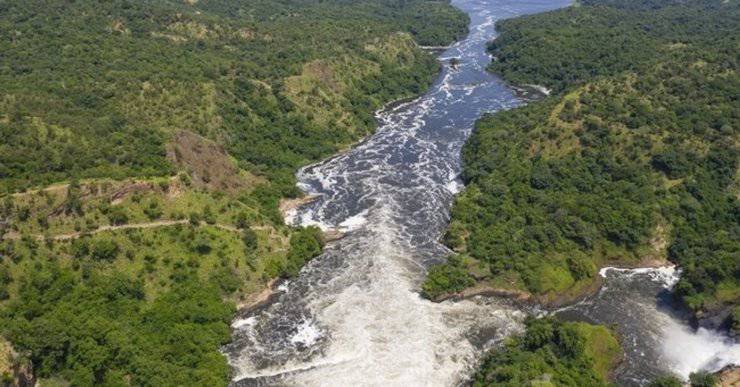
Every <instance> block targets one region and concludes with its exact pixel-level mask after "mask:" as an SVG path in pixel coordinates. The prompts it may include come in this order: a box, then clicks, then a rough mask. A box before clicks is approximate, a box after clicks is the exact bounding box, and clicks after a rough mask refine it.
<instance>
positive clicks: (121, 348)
mask: <svg viewBox="0 0 740 387" xmlns="http://www.w3.org/2000/svg"><path fill="white" fill-rule="evenodd" d="M19 281H20V282H21V283H22V284H21V286H20V294H19V296H18V298H17V299H15V300H14V301H12V302H11V303H10V305H8V307H7V308H5V309H4V311H3V318H2V321H3V331H4V334H5V335H7V337H8V338H9V339H10V340H11V341H12V342H13V343H14V345H15V346H16V347H17V348H22V349H23V350H25V351H28V352H29V353H30V359H31V360H32V362H33V364H34V365H35V372H36V373H37V375H39V376H41V377H47V376H50V375H52V374H56V373H61V375H62V376H63V377H64V378H65V379H67V380H68V381H70V382H72V384H73V385H79V386H86V385H89V386H91V385H102V384H105V385H127V384H130V383H132V384H136V385H193V384H198V385H225V381H226V380H227V376H228V374H229V369H228V366H227V365H226V363H225V362H224V360H223V358H222V357H221V356H220V354H218V353H217V352H215V351H214V350H213V349H214V348H217V347H218V346H219V345H221V344H224V343H225V342H227V341H228V340H229V326H228V323H229V321H230V319H231V317H232V314H233V312H234V308H233V306H232V305H229V304H225V303H224V302H223V301H222V300H221V298H220V295H219V292H218V291H217V290H215V289H212V288H211V287H208V286H203V285H202V284H199V283H197V282H196V281H193V280H191V279H183V280H182V281H180V282H179V283H178V284H177V285H175V286H174V287H173V288H172V289H171V290H169V291H167V292H165V293H163V294H161V295H160V296H159V297H157V298H156V299H155V300H151V301H150V302H147V301H146V300H145V297H144V291H143V285H142V282H141V281H140V280H136V279H133V278H131V277H128V276H125V275H123V274H121V273H113V274H110V275H101V274H96V273H93V274H91V275H90V277H89V278H87V279H84V280H79V279H76V278H75V275H74V274H73V273H71V271H70V270H69V269H65V268H61V267H59V265H58V264H56V263H55V262H53V261H51V262H48V263H45V264H43V265H41V266H40V267H39V268H38V271H37V272H34V273H33V274H32V275H29V276H27V277H23V278H20V279H19ZM128 377H132V379H131V380H130V381H128V380H127V378H128Z"/></svg>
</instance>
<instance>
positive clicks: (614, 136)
mask: <svg viewBox="0 0 740 387" xmlns="http://www.w3.org/2000/svg"><path fill="white" fill-rule="evenodd" d="M619 3H620V4H621V2H619ZM610 4H611V3H610ZM624 4H625V6H624V7H621V8H619V9H616V8H612V7H604V6H587V5H583V6H580V7H577V8H570V9H566V10H560V11H555V12H550V13H547V14H541V15H535V16H528V17H524V18H518V19H514V20H510V21H506V22H503V23H502V24H501V31H502V34H501V37H500V38H499V39H497V41H496V43H495V44H494V45H493V47H492V49H493V52H494V55H497V56H498V57H499V60H498V61H497V62H495V63H494V64H493V66H492V68H493V70H496V71H500V72H501V73H502V74H503V75H504V77H506V78H507V79H510V80H511V81H513V82H522V83H540V84H545V85H547V86H550V87H554V88H555V89H556V90H559V91H561V92H560V93H557V94H556V95H554V96H553V97H550V98H547V99H545V100H544V101H541V102H537V103H532V104H530V105H529V106H526V107H524V108H520V109H516V110H513V111H508V112H503V113H498V114H496V115H493V116H488V117H485V118H484V119H482V120H481V121H480V122H479V123H478V126H477V129H476V131H475V133H474V134H473V136H472V138H471V139H470V141H469V142H468V144H467V145H466V147H465V149H464V152H463V158H464V162H465V169H464V178H465V180H466V182H467V183H468V189H467V190H466V191H465V192H464V193H463V194H462V195H460V197H459V198H458V200H457V202H456V203H455V206H454V209H453V218H452V224H451V226H450V229H449V232H448V234H447V236H446V241H447V243H448V244H449V245H450V246H451V247H453V248H455V249H456V250H458V251H460V252H465V253H467V254H469V255H470V256H472V257H473V258H475V259H477V260H479V261H480V265H481V266H483V267H487V268H488V269H489V270H490V272H491V275H492V276H493V277H494V278H505V279H506V281H499V282H500V283H501V282H503V283H504V284H505V285H506V286H514V287H520V288H525V289H527V290H529V291H532V292H535V293H540V294H542V293H545V294H548V295H554V294H561V293H562V292H567V291H578V289H582V288H583V287H585V286H586V284H587V283H589V282H590V278H592V277H593V276H594V274H595V272H596V268H597V267H598V266H600V265H604V264H614V263H621V264H625V263H626V264H630V263H631V264H637V263H638V262H639V261H642V260H662V259H665V258H666V257H667V258H669V259H670V260H672V261H673V262H676V263H678V264H680V265H681V266H682V267H683V269H684V276H683V277H682V279H681V281H680V282H679V284H678V286H677V287H676V292H677V294H678V295H679V297H680V298H681V299H682V300H683V301H685V303H686V304H687V305H688V306H689V307H690V308H692V309H694V310H697V311H701V310H713V309H716V308H725V307H726V306H727V305H731V304H737V303H738V300H740V291H738V289H739V288H740V277H739V274H738V273H740V266H738V265H740V260H738V254H740V244H739V243H738V241H739V240H740V224H739V223H738V213H739V212H738V211H740V203H739V202H738V199H737V198H738V193H739V192H740V191H739V188H740V183H738V178H737V176H738V175H737V170H738V156H739V152H738V147H737V141H736V140H737V128H738V127H740V111H738V108H737V100H736V98H737V95H738V94H739V92H740V78H738V76H737V74H736V68H737V59H738V58H737V52H736V50H735V48H736V42H735V41H734V40H733V38H732V37H733V36H737V32H738V24H737V23H736V21H737V18H738V16H739V13H738V9H739V7H738V5H737V4H733V3H723V2H719V1H712V0H706V1H700V2H692V3H689V4H682V5H676V6H665V7H661V8H660V9H659V10H657V11H656V10H653V9H652V7H650V8H649V10H644V9H642V8H639V7H635V6H633V5H634V4H633V5H629V4H627V3H624ZM574 20H575V21H577V22H574ZM709 20H711V23H710V22H708V21H709ZM545 37H546V38H545ZM613 37H614V39H612V38H613Z"/></svg>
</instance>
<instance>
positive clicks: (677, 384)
mask: <svg viewBox="0 0 740 387" xmlns="http://www.w3.org/2000/svg"><path fill="white" fill-rule="evenodd" d="M718 382H719V380H718V379H717V376H715V375H714V374H711V373H709V372H706V371H699V372H692V373H691V375H689V385H690V386H691V387H715V386H718V384H717V383H718ZM683 385H684V383H683V382H682V381H681V380H680V379H678V378H677V377H675V376H670V375H669V376H661V377H659V378H657V379H655V380H653V381H652V382H650V384H648V387H681V386H683Z"/></svg>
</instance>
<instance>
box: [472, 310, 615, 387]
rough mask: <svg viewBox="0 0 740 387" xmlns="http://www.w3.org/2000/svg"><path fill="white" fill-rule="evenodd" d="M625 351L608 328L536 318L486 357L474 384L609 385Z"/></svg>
mask: <svg viewBox="0 0 740 387" xmlns="http://www.w3.org/2000/svg"><path fill="white" fill-rule="evenodd" d="M620 353H621V351H620V348H619V343H618V342H617V340H616V338H615V337H614V336H613V335H612V334H611V332H609V330H608V329H606V328H604V327H601V326H593V325H588V324H585V323H564V322H560V321H558V320H554V319H549V318H546V319H531V320H529V321H527V331H526V333H525V334H524V335H523V336H521V337H515V338H513V339H511V340H510V341H509V342H508V343H507V344H506V346H505V347H504V348H503V349H500V350H495V351H493V352H492V353H491V354H489V355H488V356H487V357H486V358H485V359H484V360H483V363H482V365H481V367H480V369H479V370H478V372H477V373H476V375H475V376H474V380H473V386H476V387H477V386H512V387H514V386H517V387H518V386H529V385H537V386H607V385H608V383H607V381H606V378H607V373H608V372H609V371H610V370H611V368H612V367H614V366H615V365H616V362H617V361H618V359H619V356H620Z"/></svg>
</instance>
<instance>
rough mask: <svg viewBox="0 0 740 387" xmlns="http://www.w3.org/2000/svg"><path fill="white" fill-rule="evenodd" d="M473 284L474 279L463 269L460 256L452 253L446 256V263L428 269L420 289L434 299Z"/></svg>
mask: <svg viewBox="0 0 740 387" xmlns="http://www.w3.org/2000/svg"><path fill="white" fill-rule="evenodd" d="M473 284H475V280H474V279H473V277H471V276H470V274H468V272H467V270H465V267H464V266H463V264H462V259H461V257H458V256H454V255H453V256H451V257H449V258H448V260H447V263H444V264H441V265H435V266H433V267H431V268H430V269H429V273H427V278H426V280H425V281H424V284H423V285H422V290H423V291H424V295H425V296H426V297H428V298H431V299H436V298H437V297H439V296H441V295H444V294H451V293H456V292H459V291H461V290H463V289H465V288H467V287H470V286H472V285H473Z"/></svg>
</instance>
